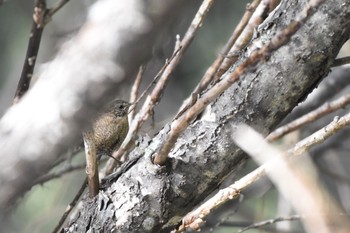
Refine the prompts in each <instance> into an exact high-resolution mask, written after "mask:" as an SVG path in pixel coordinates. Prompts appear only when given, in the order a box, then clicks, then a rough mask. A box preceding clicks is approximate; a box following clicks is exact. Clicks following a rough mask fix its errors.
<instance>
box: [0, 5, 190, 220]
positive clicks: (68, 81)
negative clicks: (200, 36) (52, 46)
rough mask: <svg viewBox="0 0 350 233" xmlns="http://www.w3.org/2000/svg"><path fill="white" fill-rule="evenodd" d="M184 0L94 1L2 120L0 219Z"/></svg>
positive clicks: (133, 67) (129, 72) (77, 133)
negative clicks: (72, 35) (73, 32)
mask: <svg viewBox="0 0 350 233" xmlns="http://www.w3.org/2000/svg"><path fill="white" fill-rule="evenodd" d="M183 4H184V1H178V0H174V1H173V0H167V1H163V0H151V1H143V0H129V1H125V2H120V1H114V0H101V1H97V2H96V4H95V5H94V7H93V8H92V9H91V11H90V14H89V17H88V20H87V22H86V24H85V25H84V26H83V27H82V29H81V30H80V32H79V33H78V35H77V36H76V37H75V38H73V39H72V40H71V41H69V42H68V43H66V44H65V45H64V46H63V47H62V49H61V51H60V53H59V54H58V55H57V57H56V58H55V59H54V60H53V61H52V62H51V63H50V64H49V65H48V66H47V67H46V69H45V70H44V71H43V73H42V74H41V75H40V78H39V80H38V82H37V83H36V84H35V85H34V87H33V88H32V89H31V90H30V91H29V92H28V93H27V94H26V95H25V96H24V97H23V99H22V100H21V101H20V102H19V103H18V104H17V105H15V106H13V107H12V108H10V109H9V110H8V112H7V113H6V114H5V115H4V117H3V118H2V119H1V121H0V148H1V154H2V156H1V158H0V159H1V161H0V187H1V189H0V209H1V210H2V211H1V213H0V220H1V214H3V212H4V210H5V209H10V208H12V204H13V202H14V201H15V200H16V199H17V198H18V197H20V196H21V195H23V194H24V193H25V191H26V190H28V188H30V187H31V186H32V184H33V182H34V181H35V180H36V178H38V177H39V176H40V175H42V174H45V173H47V172H48V170H49V169H50V168H51V164H53V163H54V161H55V160H57V158H58V156H60V155H62V154H63V153H64V152H65V151H66V150H67V149H68V148H69V147H70V146H72V145H74V144H76V142H78V140H80V139H81V132H82V131H83V129H84V128H85V127H86V126H87V125H89V121H90V120H91V118H93V117H94V116H96V114H97V112H98V111H99V110H101V109H102V108H103V104H106V103H108V100H111V99H112V98H115V93H118V90H120V85H121V84H122V83H124V82H126V81H127V80H128V78H131V77H133V74H134V73H135V72H137V69H138V67H139V66H140V65H141V64H142V63H143V62H145V60H146V59H147V58H148V57H150V55H151V51H152V47H153V45H154V41H155V40H156V38H157V36H158V35H159V34H160V32H161V31H162V30H163V29H165V28H167V27H169V26H170V25H171V23H173V19H174V18H175V17H177V16H178V14H181V10H183V9H184V8H185V7H182V8H181V6H183ZM155 9H157V10H155ZM0 225H2V224H1V223H0Z"/></svg>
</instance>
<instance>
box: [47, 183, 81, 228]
mask: <svg viewBox="0 0 350 233" xmlns="http://www.w3.org/2000/svg"><path fill="white" fill-rule="evenodd" d="M86 185H87V178H85V180H84V181H83V184H82V185H81V187H80V189H79V190H78V193H77V194H76V195H75V197H74V199H73V200H72V202H71V203H69V205H68V206H67V208H66V210H65V211H64V213H63V215H62V217H61V218H60V220H59V221H58V223H57V225H56V226H55V228H54V229H53V230H52V233H57V232H58V231H59V230H60V229H61V227H62V225H63V223H64V222H65V221H66V219H67V217H68V215H69V214H70V212H72V210H73V209H74V207H75V206H76V204H77V203H78V201H79V199H80V197H81V195H82V194H83V192H84V190H85V188H86Z"/></svg>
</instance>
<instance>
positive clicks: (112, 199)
mask: <svg viewBox="0 0 350 233" xmlns="http://www.w3.org/2000/svg"><path fill="white" fill-rule="evenodd" d="M305 2H307V1H305V0H304V1H297V0H289V1H282V3H281V5H280V7H279V8H278V9H277V10H276V11H275V12H273V13H272V15H271V16H270V17H269V18H268V19H267V20H266V21H265V22H264V24H263V25H262V26H261V27H260V28H259V30H258V36H257V38H256V39H255V40H254V43H256V44H259V43H266V41H268V40H269V39H270V38H271V36H273V35H274V34H275V33H276V32H277V31H279V30H280V29H281V28H284V27H285V26H286V25H288V23H289V22H291V20H293V19H294V18H295V17H296V15H297V14H298V12H300V11H301V10H302V9H303V6H304V4H305ZM349 16H350V3H349V2H348V1H345V0H327V1H325V3H324V4H323V5H322V6H321V7H320V8H319V9H318V10H317V12H316V13H315V14H314V15H313V16H312V17H311V18H310V19H309V20H308V21H307V23H306V24H305V25H304V26H303V27H302V28H301V29H300V30H299V31H298V32H297V33H296V34H295V35H294V36H293V37H292V39H291V41H290V42H289V43H288V44H287V45H286V46H283V47H282V48H280V49H279V50H278V51H276V52H274V53H272V54H271V57H270V59H268V60H267V61H263V62H262V63H261V64H259V66H257V67H256V68H255V69H254V70H251V71H250V72H249V73H247V74H245V75H243V76H242V77H241V81H240V82H239V83H236V84H234V85H233V86H232V87H231V88H230V89H228V90H227V91H226V92H225V93H224V94H223V95H221V96H220V97H219V98H218V99H217V100H216V101H215V102H214V103H212V104H211V107H210V108H208V110H207V112H206V113H205V114H204V116H203V117H202V118H201V119H199V120H196V121H195V122H194V123H193V124H192V125H191V126H190V127H188V129H187V130H186V131H185V132H184V133H183V135H182V136H181V137H180V138H179V139H178V141H177V143H176V145H175V147H174V149H173V150H172V152H171V154H170V157H171V159H170V160H169V162H168V164H167V166H165V167H159V166H157V165H153V164H152V163H151V160H150V158H151V155H152V154H153V153H154V151H155V150H156V149H157V148H158V146H159V144H160V142H162V139H163V137H164V135H166V133H167V132H168V130H169V127H165V128H164V129H163V130H162V131H161V132H160V133H159V134H158V135H157V136H156V137H154V138H153V139H152V141H151V142H150V143H149V144H147V145H145V144H141V145H140V146H138V147H137V148H136V149H135V150H134V151H133V152H132V155H133V156H138V155H143V157H142V158H141V159H140V160H139V161H138V162H137V163H136V164H135V165H134V166H132V167H131V168H130V169H129V170H128V171H127V172H125V173H124V174H123V175H122V176H121V177H120V178H119V179H118V180H117V181H116V182H115V183H113V184H112V185H111V187H110V188H108V189H107V190H106V191H101V192H100V194H99V195H98V197H97V199H96V200H95V202H93V203H89V202H87V201H85V202H84V208H83V209H82V210H81V211H80V214H79V217H78V219H76V220H75V221H74V222H73V223H72V224H71V225H70V227H71V228H70V229H71V230H73V229H74V230H73V231H74V232H86V231H88V230H92V231H100V232H123V233H125V232H169V230H170V229H172V228H173V227H174V226H175V225H176V224H177V223H178V221H179V220H180V219H181V216H183V215H184V214H185V213H187V212H189V211H190V210H191V209H192V208H193V207H194V206H195V205H197V204H198V203H200V202H201V201H202V200H203V199H204V198H205V197H206V196H207V195H208V194H210V193H211V192H212V191H213V190H215V188H217V187H218V185H219V184H220V183H221V182H222V181H223V180H224V179H225V177H227V176H228V175H229V174H231V173H235V172H237V171H238V170H239V169H240V167H241V165H242V164H244V162H245V161H246V159H247V157H246V156H245V155H244V154H243V153H242V152H241V151H240V150H239V149H238V148H237V147H236V146H235V145H234V144H233V143H232V139H231V135H232V132H233V130H234V128H235V127H234V126H235V125H236V124H239V123H242V122H243V123H247V124H249V125H251V126H253V127H255V128H256V129H258V130H259V131H260V132H261V133H263V134H267V133H268V132H269V131H270V130H271V129H272V128H273V127H274V126H276V125H277V124H278V123H279V122H280V121H281V120H282V119H283V118H284V117H285V116H286V114H288V113H289V112H290V111H291V110H292V109H293V107H294V106H296V104H298V103H299V102H300V101H301V100H302V99H303V98H304V97H305V96H306V95H307V94H308V93H309V92H310V90H312V89H313V88H314V87H315V86H316V85H317V83H318V82H319V81H320V80H321V79H322V78H324V77H325V76H326V75H327V73H328V72H329V70H330V68H329V67H330V64H331V63H332V61H333V59H334V58H335V56H336V55H337V53H338V51H339V49H340V47H341V46H342V44H343V43H344V42H345V41H346V40H347V39H348V35H349V29H350V28H349V26H350V21H349V20H348V18H349ZM66 232H69V230H68V229H66Z"/></svg>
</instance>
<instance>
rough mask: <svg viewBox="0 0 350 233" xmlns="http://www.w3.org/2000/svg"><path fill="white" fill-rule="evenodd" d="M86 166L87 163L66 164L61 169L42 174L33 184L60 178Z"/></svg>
mask: <svg viewBox="0 0 350 233" xmlns="http://www.w3.org/2000/svg"><path fill="white" fill-rule="evenodd" d="M85 166H86V163H82V164H77V165H68V166H65V167H64V168H63V169H61V170H59V171H56V172H52V173H49V174H45V175H43V176H40V177H39V178H38V179H36V180H35V182H34V183H33V186H34V185H37V184H43V183H45V182H48V181H50V180H53V179H56V178H59V177H61V176H63V175H64V174H66V173H68V172H72V171H76V170H80V169H83V168H84V167H85Z"/></svg>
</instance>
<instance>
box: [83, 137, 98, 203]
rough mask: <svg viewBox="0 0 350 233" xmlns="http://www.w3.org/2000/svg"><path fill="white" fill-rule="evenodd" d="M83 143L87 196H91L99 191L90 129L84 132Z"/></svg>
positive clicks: (94, 151)
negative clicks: (87, 187)
mask: <svg viewBox="0 0 350 233" xmlns="http://www.w3.org/2000/svg"><path fill="white" fill-rule="evenodd" d="M83 137H84V145H85V157H86V174H87V177H88V185H89V197H90V198H93V197H95V196H96V195H97V194H98V191H99V179H98V166H97V158H96V146H95V140H94V134H93V132H92V131H88V132H84V133H83Z"/></svg>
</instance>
